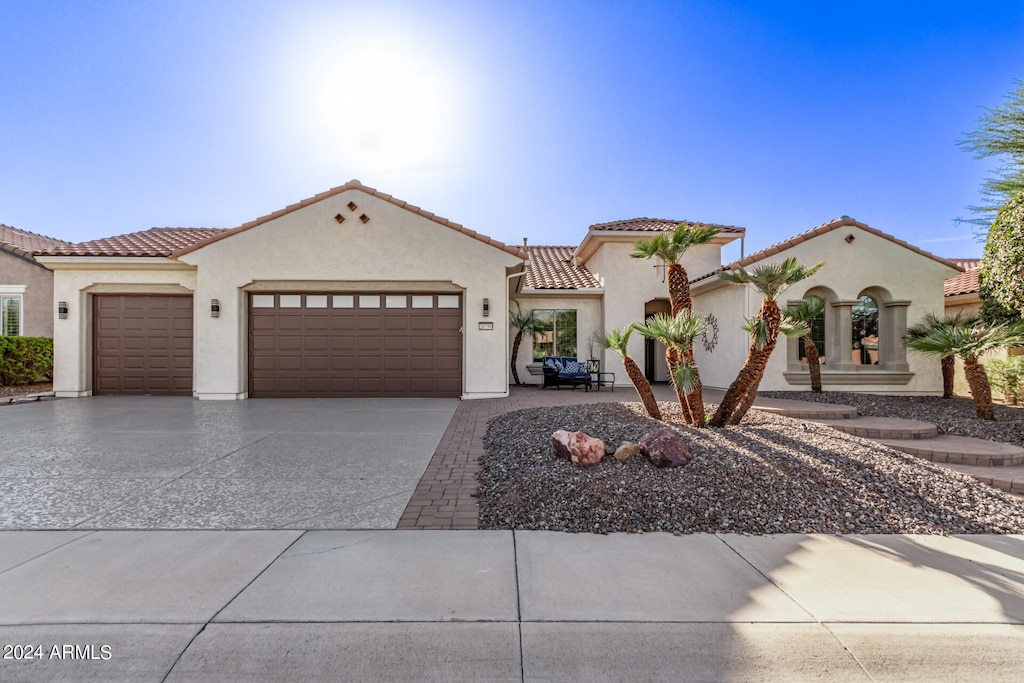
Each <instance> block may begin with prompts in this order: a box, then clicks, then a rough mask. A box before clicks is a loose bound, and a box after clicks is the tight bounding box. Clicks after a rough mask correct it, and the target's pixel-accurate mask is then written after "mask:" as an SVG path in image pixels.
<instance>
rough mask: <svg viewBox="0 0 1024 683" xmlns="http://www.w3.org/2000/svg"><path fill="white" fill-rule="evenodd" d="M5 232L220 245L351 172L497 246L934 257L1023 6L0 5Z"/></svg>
mask: <svg viewBox="0 0 1024 683" xmlns="http://www.w3.org/2000/svg"><path fill="white" fill-rule="evenodd" d="M0 27H2V29H0V30H2V32H3V42H4V49H3V50H2V51H0V102H2V106H0V155H2V159H3V163H2V164H0V222H2V223H7V224H9V225H14V226H16V227H20V228H24V229H26V230H31V231H34V232H40V233H44V234H49V235H52V236H55V237H60V238H63V239H67V240H72V241H80V240H88V239H95V238H98V237H104V236H109V235H116V234H120V233H124V232H132V231H136V230H143V229H146V228H149V227H153V226H195V227H199V226H210V227H233V226H236V225H239V224H241V223H243V222H245V221H248V220H251V219H253V218H255V217H257V216H260V215H263V214H266V213H270V212H272V211H274V210H276V209H279V208H281V207H283V206H285V205H286V204H290V203H293V202H295V201H298V200H301V199H304V198H306V197H309V196H311V195H313V194H316V193H317V192H320V191H323V190H326V189H328V188H330V187H333V186H336V185H340V184H342V183H344V182H346V181H347V180H349V179H351V178H358V179H360V180H361V181H362V182H364V183H365V184H367V185H370V186H373V187H376V188H378V189H380V190H382V191H384V192H387V193H389V194H393V195H395V196H397V197H400V198H402V199H405V200H407V201H409V202H412V203H414V204H417V205H419V206H422V207H423V208H425V209H428V210H430V211H433V212H435V213H438V214H440V215H442V216H445V217H447V218H450V219H452V220H455V221H458V222H460V223H462V224H464V225H466V226H467V227H469V228H472V229H474V230H478V231H480V232H482V233H484V234H487V235H489V236H491V237H494V238H496V239H499V240H502V241H505V242H509V243H521V240H522V238H523V237H524V236H526V237H529V238H530V241H531V243H533V244H576V243H578V242H579V241H580V239H582V237H583V235H584V233H585V231H586V228H587V226H588V225H590V224H593V223H599V222H606V221H612V220H618V219H624V218H632V217H638V216H649V217H656V218H668V219H687V220H698V221H707V222H719V223H725V224H731V225H739V226H743V227H746V228H747V229H748V232H747V240H746V242H747V244H746V248H747V251H748V252H749V251H752V250H754V249H757V248H760V247H763V246H767V245H768V244H771V243H774V242H777V241H779V240H781V239H785V238H786V237H789V236H791V235H794V234H797V233H799V232H802V231H804V230H807V229H810V228H812V227H814V226H815V225H818V224H820V223H823V222H825V221H827V220H830V219H832V218H835V217H837V216H840V215H844V214H845V215H850V216H853V217H854V218H857V219H859V220H861V221H864V222H866V223H868V224H870V225H872V226H874V227H877V228H879V229H881V230H883V231H886V232H889V233H892V234H894V235H896V236H898V237H900V238H902V239H905V240H907V241H909V242H911V243H913V244H916V245H918V246H920V247H922V248H924V249H927V250H929V251H932V252H934V253H937V254H939V255H944V256H964V257H969V256H977V255H980V253H981V248H982V245H981V244H980V243H979V242H977V241H976V239H975V238H974V237H973V236H972V230H971V228H970V227H966V226H962V225H958V224H956V223H955V222H954V219H955V218H956V217H957V216H965V215H967V211H966V209H965V207H966V206H967V205H970V204H974V203H977V202H978V199H979V195H978V188H979V185H980V183H981V182H982V180H983V179H984V178H985V176H986V175H987V173H989V172H990V170H991V169H992V168H993V164H992V163H991V162H983V161H977V160H974V159H972V158H971V156H970V155H969V154H967V153H965V152H963V151H961V150H960V149H959V148H958V147H957V146H956V141H957V140H958V139H960V138H961V137H962V136H963V134H964V132H966V131H969V130H971V129H973V128H974V126H975V123H976V120H977V118H978V117H979V116H980V115H981V113H982V109H981V107H982V106H983V105H985V106H997V105H999V104H1000V103H1001V102H1002V100H1003V97H1004V95H1005V94H1006V93H1007V92H1009V91H1010V90H1012V89H1014V87H1015V84H1014V79H1015V78H1024V3H1021V2H985V3H977V4H974V3H964V2H957V3H943V2H926V3H925V2H921V3H916V2H900V3H893V2H880V3H867V2H857V3H845V4H841V3H821V2H813V3H812V2H786V3H781V2H780V3H774V2H642V1H641V2H599V1H597V0H592V1H590V2H555V1H548V2H531V1H521V2H515V3H511V2H496V1H495V2H484V1H479V2H432V1H429V0H424V1H420V2H386V1H380V2H309V1H296V2H287V3H285V2H259V1H258V0H247V1H245V2H241V1H239V2H233V1H226V0H220V1H218V0H205V1H201V2H193V1H190V0H176V1H174V2H161V1H158V0H148V1H145V2H143V1H138V0H136V1H131V2H113V1H109V2H90V1H88V0H76V1H74V2H47V1H46V0H25V1H21V0H0Z"/></svg>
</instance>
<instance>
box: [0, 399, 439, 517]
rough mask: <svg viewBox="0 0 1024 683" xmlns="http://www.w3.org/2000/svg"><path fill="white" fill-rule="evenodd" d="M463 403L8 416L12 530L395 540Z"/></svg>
mask: <svg viewBox="0 0 1024 683" xmlns="http://www.w3.org/2000/svg"><path fill="white" fill-rule="evenodd" d="M457 405H458V401H457V400H455V399H274V400H270V399H267V400H249V401H230V402H208V401H196V400H194V399H191V398H175V397H137V398H135V397H132V398H129V397H102V398H101V397H96V398H85V399H65V400H57V401H43V402H39V403H27V404H18V405H10V406H4V407H2V408H0V434H2V435H3V439H2V443H0V500H2V501H4V504H3V506H2V507H0V528H3V529H393V528H395V526H396V525H397V523H398V519H399V517H400V516H401V514H402V511H403V510H404V509H405V506H406V504H407V503H408V502H409V498H410V496H411V495H412V492H413V490H414V489H415V488H416V484H417V482H418V481H419V479H420V477H421V476H422V474H423V471H424V469H425V467H426V465H427V462H428V461H429V460H430V458H431V456H432V455H433V453H434V449H435V448H436V447H437V444H438V442H439V441H440V439H441V436H442V435H443V434H444V431H445V428H446V427H447V426H448V422H449V421H450V420H451V417H452V415H453V413H454V412H455V408H456V406H457Z"/></svg>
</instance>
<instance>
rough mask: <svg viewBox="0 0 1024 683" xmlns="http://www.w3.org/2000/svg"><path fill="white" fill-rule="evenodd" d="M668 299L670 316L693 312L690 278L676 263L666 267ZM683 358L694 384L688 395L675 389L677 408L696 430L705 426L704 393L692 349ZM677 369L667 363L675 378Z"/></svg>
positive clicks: (687, 349) (685, 352)
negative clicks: (689, 369)
mask: <svg viewBox="0 0 1024 683" xmlns="http://www.w3.org/2000/svg"><path fill="white" fill-rule="evenodd" d="M668 298H669V303H670V304H671V306H672V315H679V313H680V311H691V310H693V299H692V298H691V297H690V278H689V276H687V274H686V269H685V268H683V267H682V266H681V265H679V264H678V263H670V264H669V266H668ZM683 358H684V359H685V360H686V362H687V363H689V364H690V367H691V368H693V374H694V383H693V388H692V389H691V390H690V392H689V393H687V394H685V395H684V394H683V393H682V392H681V391H680V389H679V388H678V387H677V388H676V398H678V399H679V407H680V409H681V410H682V413H683V419H684V420H687V424H689V425H690V426H691V427H696V428H698V429H700V428H702V427H705V426H707V423H706V421H705V420H704V392H703V391H702V389H701V385H700V374H699V373H698V372H697V363H696V362H695V361H694V359H693V347H692V346H690V347H688V348H686V349H684V350H683ZM678 368H679V365H678V360H677V365H676V367H675V369H673V368H672V365H671V363H669V372H671V373H672V376H673V377H675V370H676V369H678Z"/></svg>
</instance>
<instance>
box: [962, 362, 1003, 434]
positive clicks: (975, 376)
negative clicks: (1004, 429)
mask: <svg viewBox="0 0 1024 683" xmlns="http://www.w3.org/2000/svg"><path fill="white" fill-rule="evenodd" d="M964 374H965V375H967V386H969V387H970V388H971V398H973V399H974V412H975V413H976V414H977V416H978V419H979V420H994V419H996V415H995V409H994V408H993V407H992V387H991V385H989V383H988V373H986V372H985V366H984V365H982V364H981V363H979V362H978V361H977V360H968V359H966V358H965V359H964Z"/></svg>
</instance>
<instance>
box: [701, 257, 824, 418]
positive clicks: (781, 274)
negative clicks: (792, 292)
mask: <svg viewBox="0 0 1024 683" xmlns="http://www.w3.org/2000/svg"><path fill="white" fill-rule="evenodd" d="M823 265H825V264H824V263H818V264H817V265H814V266H805V265H803V264H801V263H798V262H797V260H796V259H795V258H788V259H786V260H785V261H783V262H782V263H781V264H780V263H764V264H762V265H759V266H757V267H755V268H754V269H753V270H749V271H748V270H746V269H745V268H743V267H739V268H737V269H736V270H735V271H732V272H725V273H719V274H718V277H720V278H721V279H723V280H725V281H726V282H729V283H731V284H736V285H751V286H753V287H754V289H756V290H757V291H758V293H759V294H760V295H761V297H762V299H763V300H762V302H761V308H760V310H758V312H757V317H755V318H754V319H752V320H748V323H747V327H745V328H744V329H746V330H747V332H749V333H750V347H749V348H748V349H747V358H746V360H745V361H744V362H743V367H741V368H740V371H739V373H738V374H737V375H736V379H734V380H733V382H732V384H730V385H729V388H728V390H726V392H725V397H723V398H722V403H721V404H720V405H719V406H718V410H716V411H715V415H714V417H712V418H711V424H712V426H715V427H724V426H725V425H737V424H739V423H740V420H742V419H743V416H744V415H746V414H747V410H749V409H750V406H751V405H753V403H754V398H755V396H756V395H757V388H758V386H760V384H761V378H762V377H763V376H764V370H765V367H767V365H768V359H769V358H770V357H771V355H772V351H774V350H775V343H776V342H777V341H778V338H779V333H780V332H781V331H782V327H783V315H782V311H781V310H780V309H779V302H778V301H777V299H778V298H779V295H780V294H782V293H783V292H784V291H786V290H787V289H789V288H790V287H791V286H792V285H794V284H796V283H797V282H800V281H801V280H805V279H807V278H808V277H810V276H811V275H813V274H814V273H816V272H818V269H820V268H821V267H822V266H823ZM748 395H749V398H748Z"/></svg>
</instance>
